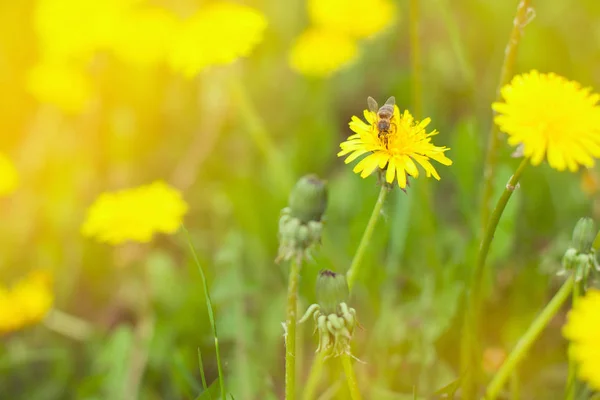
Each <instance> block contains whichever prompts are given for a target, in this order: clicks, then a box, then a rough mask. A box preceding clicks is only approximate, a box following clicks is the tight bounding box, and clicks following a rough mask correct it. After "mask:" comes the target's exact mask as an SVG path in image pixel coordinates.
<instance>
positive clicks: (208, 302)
mask: <svg viewBox="0 0 600 400" xmlns="http://www.w3.org/2000/svg"><path fill="white" fill-rule="evenodd" d="M181 229H183V232H184V233H185V238H186V239H187V242H188V246H189V247H190V250H191V252H192V255H193V257H194V262H195V263H196V265H197V266H198V271H199V272H200V277H201V278H202V286H203V287H204V298H205V299H206V308H207V311H208V319H209V320H210V326H211V328H212V331H213V336H214V337H215V353H216V356H217V370H218V371H219V387H220V388H221V399H223V400H227V394H226V392H225V380H224V378H223V366H222V365H221V355H220V351H219V339H218V336H217V324H216V323H215V315H214V312H213V306H212V302H211V300H210V293H209V292H208V284H207V283H206V275H204V270H203V269H202V265H200V260H199V259H198V254H196V249H195V248H194V245H193V244H192V238H191V237H190V233H189V232H188V230H187V229H186V227H185V226H184V225H181Z"/></svg>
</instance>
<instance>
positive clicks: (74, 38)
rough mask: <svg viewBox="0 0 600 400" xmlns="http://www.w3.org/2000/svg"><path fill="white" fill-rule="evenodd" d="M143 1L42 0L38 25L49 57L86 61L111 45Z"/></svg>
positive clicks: (36, 17)
mask: <svg viewBox="0 0 600 400" xmlns="http://www.w3.org/2000/svg"><path fill="white" fill-rule="evenodd" d="M140 2H141V0H102V1H98V0H38V1H37V2H36V7H35V10H34V26H35V29H36V32H37V36H38V38H39V40H40V42H41V50H42V52H43V54H44V56H45V57H49V58H52V59H54V58H58V59H69V60H73V59H76V60H80V61H81V60H86V59H88V58H89V57H90V56H91V55H92V54H93V53H94V52H95V51H96V50H97V49H99V48H104V47H106V46H107V45H108V44H109V43H111V41H112V39H113V37H114V35H116V34H118V32H119V27H121V26H123V24H122V23H121V22H122V19H123V16H124V14H126V13H127V12H129V10H130V9H131V7H133V6H134V5H135V4H137V3H140Z"/></svg>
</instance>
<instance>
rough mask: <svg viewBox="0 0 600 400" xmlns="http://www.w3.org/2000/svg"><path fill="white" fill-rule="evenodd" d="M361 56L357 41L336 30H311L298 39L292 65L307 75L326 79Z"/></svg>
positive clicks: (291, 61)
mask: <svg viewBox="0 0 600 400" xmlns="http://www.w3.org/2000/svg"><path fill="white" fill-rule="evenodd" d="M357 55H358V47H357V45H356V42H355V40H353V39H351V38H349V37H348V36H346V35H343V34H340V33H338V32H335V31H331V30H327V29H321V28H309V29H307V30H306V31H304V32H303V33H302V34H301V35H300V36H299V37H298V39H297V40H296V42H295V44H294V46H293V47H292V49H291V51H290V55H289V63H290V66H291V67H292V68H293V69H294V70H296V71H297V72H300V73H302V74H305V75H309V76H317V77H324V76H328V75H330V74H332V73H333V72H335V71H337V70H339V69H340V68H342V67H344V66H346V65H348V64H349V63H351V62H352V61H353V60H354V59H355V58H356V57H357Z"/></svg>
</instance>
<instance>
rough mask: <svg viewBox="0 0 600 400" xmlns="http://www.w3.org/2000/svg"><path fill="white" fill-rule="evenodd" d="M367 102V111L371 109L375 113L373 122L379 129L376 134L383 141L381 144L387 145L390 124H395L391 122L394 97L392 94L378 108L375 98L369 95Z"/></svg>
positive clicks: (394, 102)
mask: <svg viewBox="0 0 600 400" xmlns="http://www.w3.org/2000/svg"><path fill="white" fill-rule="evenodd" d="M367 104H368V106H369V111H372V112H374V113H375V114H376V115H377V121H376V123H375V125H376V126H377V130H378V131H379V133H378V135H377V136H378V137H379V139H380V140H381V141H383V144H384V145H385V146H387V144H388V135H389V134H390V132H391V129H392V126H395V124H394V123H393V122H392V117H393V116H394V105H395V104H396V98H395V97H394V96H392V97H390V98H389V99H387V101H386V102H385V104H384V105H382V106H381V108H379V106H378V105H377V102H376V101H375V99H374V98H372V97H371V96H369V97H368V98H367Z"/></svg>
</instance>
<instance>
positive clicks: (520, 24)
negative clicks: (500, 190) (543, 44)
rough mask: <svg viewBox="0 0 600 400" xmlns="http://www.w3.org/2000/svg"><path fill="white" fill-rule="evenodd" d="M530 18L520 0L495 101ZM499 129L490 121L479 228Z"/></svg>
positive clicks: (525, 2) (509, 74) (528, 5)
mask: <svg viewBox="0 0 600 400" xmlns="http://www.w3.org/2000/svg"><path fill="white" fill-rule="evenodd" d="M530 18H531V0H520V1H519V5H518V6H517V13H516V15H515V18H514V20H513V28H512V31H511V33H510V38H509V39H508V43H507V44H506V49H505V50H504V61H503V62H502V68H501V70H500V80H499V82H498V88H497V89H496V101H500V100H501V98H502V97H501V93H500V91H501V89H502V87H503V86H504V85H506V84H507V83H509V82H510V79H511V78H512V76H513V74H514V72H513V71H514V68H515V61H516V59H517V50H518V48H519V42H520V41H521V36H522V35H523V28H524V27H525V25H527V23H528V22H529V19H530ZM498 134H499V131H498V127H497V126H496V124H495V123H494V122H493V121H492V124H491V127H490V133H489V135H488V149H487V153H486V158H485V164H484V169H483V174H484V183H483V195H482V201H481V229H482V230H483V229H485V227H486V224H487V221H488V219H489V215H490V202H491V199H492V195H493V192H494V186H493V185H494V179H495V167H496V162H497V153H498V145H499V142H500V139H499V135H498Z"/></svg>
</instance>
